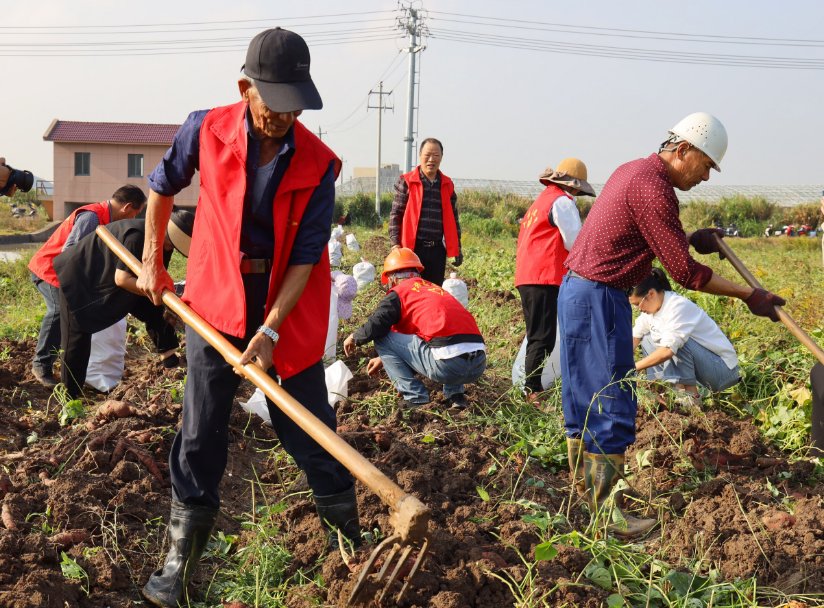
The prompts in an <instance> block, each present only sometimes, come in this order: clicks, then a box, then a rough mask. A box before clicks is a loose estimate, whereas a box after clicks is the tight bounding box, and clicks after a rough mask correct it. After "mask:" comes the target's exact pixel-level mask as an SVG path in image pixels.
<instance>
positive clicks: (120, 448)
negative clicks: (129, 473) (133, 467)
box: [110, 439, 129, 468]
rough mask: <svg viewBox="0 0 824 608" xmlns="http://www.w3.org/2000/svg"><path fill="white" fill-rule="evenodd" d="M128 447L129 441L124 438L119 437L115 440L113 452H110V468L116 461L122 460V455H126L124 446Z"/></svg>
mask: <svg viewBox="0 0 824 608" xmlns="http://www.w3.org/2000/svg"><path fill="white" fill-rule="evenodd" d="M128 447H129V442H128V441H126V440H125V439H121V440H119V441H118V442H117V445H116V446H114V452H112V459H111V462H110V464H111V465H112V468H114V465H116V464H117V463H118V462H120V461H121V460H123V457H124V456H125V455H126V448H128Z"/></svg>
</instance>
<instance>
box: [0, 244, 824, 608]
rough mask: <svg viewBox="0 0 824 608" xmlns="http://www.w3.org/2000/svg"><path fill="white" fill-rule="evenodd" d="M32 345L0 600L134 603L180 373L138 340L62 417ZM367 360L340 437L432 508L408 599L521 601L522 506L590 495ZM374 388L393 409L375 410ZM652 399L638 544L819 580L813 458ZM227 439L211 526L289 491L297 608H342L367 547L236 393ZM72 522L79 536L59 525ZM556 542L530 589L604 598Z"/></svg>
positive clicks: (164, 501)
mask: <svg viewBox="0 0 824 608" xmlns="http://www.w3.org/2000/svg"><path fill="white" fill-rule="evenodd" d="M367 242H368V241H367ZM33 349H34V343H33V342H19V343H17V342H8V341H7V342H2V343H0V353H2V354H1V355H0V426H1V427H2V428H0V464H2V465H3V466H4V467H5V473H4V472H2V471H0V496H3V500H2V509H3V517H2V522H3V527H2V528H0V608H6V607H10V608H11V607H14V608H29V607H32V608H34V607H50V608H51V607H54V608H65V607H66V606H68V607H70V608H74V607H76V606H82V607H84V608H85V607H100V608H104V607H111V608H118V607H125V606H134V605H136V604H135V602H139V601H141V598H140V595H139V589H140V586H142V585H143V584H145V582H146V580H147V579H148V576H149V574H150V573H151V572H152V570H154V569H155V568H156V567H157V566H158V564H159V563H160V562H161V560H162V556H163V554H164V553H165V550H166V541H165V530H166V523H168V514H169V507H170V488H169V474H168V466H167V465H166V464H165V463H166V462H167V460H168V455H169V449H170V446H171V442H172V440H173V438H174V434H175V430H176V428H178V427H179V424H180V415H181V410H182V406H181V403H180V395H181V394H182V380H183V376H184V373H185V371H184V370H183V369H177V370H171V371H169V370H164V369H163V368H162V367H161V366H160V365H159V363H158V361H157V359H156V358H153V357H152V356H151V355H149V354H148V353H147V352H146V351H145V350H141V349H139V348H136V347H130V350H129V354H128V359H127V370H128V377H127V378H126V379H125V380H124V381H123V382H122V383H121V384H120V385H119V386H118V387H117V388H116V389H115V390H114V391H113V393H112V394H111V395H109V396H108V397H106V396H104V395H97V396H96V397H95V398H93V399H91V400H90V402H89V403H88V404H87V408H86V410H87V412H88V414H87V416H86V418H85V419H83V420H80V421H78V422H76V423H75V424H74V425H73V426H61V425H60V423H59V421H58V417H59V414H60V410H61V407H62V406H61V404H60V403H58V402H57V400H56V399H55V398H54V397H53V396H52V395H51V393H50V392H49V391H47V390H46V389H44V388H42V387H41V386H40V385H39V384H37V383H36V382H35V380H34V378H33V376H32V375H31V373H30V366H31V359H32V355H33ZM373 355H374V352H369V351H365V350H361V351H360V352H358V353H355V355H353V357H352V358H350V359H346V360H345V362H346V363H347V365H348V366H349V367H350V369H352V371H353V372H356V373H355V377H354V379H353V380H352V381H351V382H350V388H349V392H350V397H349V399H347V400H345V401H343V402H341V403H340V404H338V420H339V422H338V424H339V428H338V434H339V435H340V436H341V437H343V438H344V439H345V440H346V441H348V442H349V443H350V444H351V445H353V446H355V447H356V448H357V449H358V450H359V451H360V452H361V453H362V454H363V455H364V456H366V457H367V458H368V459H369V460H370V461H371V462H372V463H373V464H375V466H377V467H378V468H379V469H380V470H381V471H383V472H384V473H385V474H386V475H388V476H389V477H390V478H391V479H393V480H394V481H396V482H397V483H398V485H399V486H400V487H401V488H403V489H404V491H406V492H408V493H410V494H412V495H414V496H416V497H417V498H419V499H420V500H422V501H423V502H424V503H425V504H427V505H428V506H429V507H430V508H431V509H432V512H433V516H432V520H431V523H430V526H429V533H430V535H431V538H432V544H431V552H430V554H429V556H428V558H427V560H426V562H425V564H424V566H423V569H422V571H421V572H420V573H419V574H418V576H417V577H416V579H415V581H414V583H413V585H412V586H411V588H410V590H409V591H408V592H407V595H406V597H405V598H404V600H403V602H402V605H404V606H420V607H423V606H430V607H434V608H462V607H465V606H471V607H476V608H482V607H483V608H498V607H504V606H512V605H513V603H514V597H513V594H512V591H511V589H510V587H509V586H508V585H506V584H505V583H504V582H503V581H502V579H504V580H507V581H510V583H512V582H513V581H514V582H516V583H519V582H522V581H524V577H525V576H527V574H528V571H527V568H526V566H525V561H526V563H530V564H531V563H534V562H535V548H536V546H537V545H539V544H540V543H541V538H540V537H539V533H540V531H539V529H538V528H537V527H535V526H534V525H533V524H531V523H526V522H524V521H523V519H522V516H524V515H526V514H529V513H532V512H534V511H536V510H537V509H539V508H542V509H546V510H548V511H549V513H550V514H555V513H558V512H562V513H567V512H569V519H568V521H567V522H566V523H561V524H559V525H558V526H559V527H558V528H557V530H558V531H560V532H564V531H570V530H571V529H582V528H584V527H586V525H587V523H588V521H589V516H588V514H587V513H586V512H585V510H584V509H583V508H582V507H581V506H580V505H579V504H575V505H574V506H573V507H572V508H569V499H570V492H569V476H568V474H567V473H566V472H565V471H564V470H560V471H556V472H553V469H551V468H544V467H543V466H541V463H540V462H538V461H537V460H535V459H532V458H529V457H527V456H526V452H524V451H523V450H519V449H513V448H512V446H509V445H507V444H504V443H502V438H503V436H502V434H501V431H500V430H499V429H498V428H496V427H485V426H482V425H479V424H478V420H479V419H477V418H476V417H475V414H474V413H473V411H471V409H470V411H468V412H463V413H459V414H454V415H449V414H447V413H446V403H445V400H444V398H443V394H442V393H441V391H440V387H439V386H435V385H432V384H429V385H428V386H429V388H430V392H431V395H432V402H431V403H430V404H428V405H427V406H425V407H423V408H422V409H419V410H415V411H408V412H400V411H397V410H396V409H394V408H392V407H391V404H393V403H395V402H397V399H396V397H395V396H394V395H393V394H392V389H391V387H389V386H388V384H387V383H386V381H385V380H376V379H370V378H368V377H367V376H365V375H364V374H363V373H362V372H361V370H360V369H358V365H359V364H361V363H362V361H363V360H364V359H365V358H367V357H369V356H373ZM486 380H487V381H486V382H483V383H478V384H475V385H472V386H469V387H467V398H468V400H469V402H470V405H471V406H477V405H478V404H484V405H485V406H486V407H490V406H492V405H493V404H495V403H497V402H498V398H499V396H500V395H501V394H503V393H504V392H506V390H507V389H508V387H507V386H506V385H504V384H500V383H498V381H497V380H496V379H495V378H494V377H490V378H487V379H486ZM251 391H252V387H251V386H250V385H248V384H246V383H244V385H243V386H242V388H241V391H240V394H239V395H238V397H239V398H240V399H241V400H245V397H247V396H248V395H249V394H250V393H251ZM106 399H114V400H119V401H126V402H128V403H129V404H131V406H133V408H132V410H131V415H128V416H126V417H123V418H115V419H106V418H103V417H101V416H99V415H98V414H96V408H97V406H98V405H99V404H101V403H102V402H103V401H105V400H106ZM367 399H371V400H372V401H373V402H375V401H380V402H381V403H384V404H386V405H384V406H381V407H377V408H376V407H373V408H371V409H370V411H369V412H367V411H366V409H365V407H364V405H363V402H364V400H367ZM644 403H649V402H648V401H646V400H645V401H644ZM642 410H643V411H641V412H640V413H639V416H638V420H637V422H638V441H637V442H636V444H635V446H633V448H632V449H631V451H630V452H629V453H628V455H627V461H628V463H629V464H630V466H631V469H632V473H633V474H634V476H633V477H632V489H630V490H628V491H626V492H625V496H624V498H623V504H624V505H625V507H627V508H631V509H635V511H636V514H643V513H645V512H646V513H648V514H653V513H655V514H657V515H658V516H660V517H661V519H662V522H663V524H664V525H663V526H662V527H661V528H659V529H658V530H656V531H655V532H654V533H653V534H651V535H650V536H649V537H648V538H646V539H640V541H638V542H641V543H642V545H641V546H642V547H643V549H642V550H644V551H647V552H649V553H653V552H656V551H660V552H663V554H664V555H665V556H666V557H667V558H668V560H669V561H670V563H673V564H687V563H693V564H698V567H699V568H701V569H702V570H705V569H708V568H716V569H719V570H720V571H721V573H722V574H723V576H724V577H725V578H727V579H728V580H733V579H735V578H736V577H749V576H757V577H758V580H759V583H760V585H767V586H771V587H777V588H779V589H782V590H783V591H785V592H786V593H802V592H803V593H807V594H809V593H824V562H823V561H822V560H824V510H822V508H821V507H820V504H821V498H822V496H824V486H822V485H820V483H819V482H818V481H817V478H815V477H814V476H813V465H812V464H811V463H808V462H802V461H799V462H795V463H793V464H792V465H789V464H787V462H786V461H785V460H783V459H782V458H781V455H780V454H778V453H777V452H776V451H775V450H774V449H773V448H770V447H768V446H767V445H765V444H763V443H762V442H761V441H760V439H759V436H758V433H757V431H756V429H755V427H754V426H753V425H752V424H751V423H750V422H749V421H746V420H743V421H742V420H733V419H731V418H730V417H728V416H727V415H726V414H724V413H722V412H718V411H708V412H707V413H706V414H698V415H696V414H688V413H686V412H683V411H680V410H678V409H676V408H668V407H666V406H663V405H660V406H654V407H650V406H647V407H643V408H642ZM380 412H383V414H380ZM546 415H547V416H558V415H560V414H559V413H557V412H553V413H549V412H548V413H547V414H546ZM34 433H36V435H37V436H36V437H34ZM229 442H230V443H229V458H228V464H227V468H226V475H224V478H223V482H222V485H221V497H222V501H223V503H222V508H221V515H220V517H219V519H218V522H217V528H216V532H217V531H218V530H219V531H223V532H224V533H226V534H237V533H240V532H241V524H240V522H242V521H244V520H246V519H248V517H249V514H250V513H251V512H252V480H255V479H260V480H261V486H262V488H261V489H262V491H264V492H266V494H267V496H268V500H269V501H272V500H283V501H284V502H285V504H286V505H287V508H286V509H285V510H284V511H282V512H281V513H280V514H279V515H278V516H277V517H278V524H279V529H280V530H281V533H280V534H281V539H282V541H283V543H284V544H285V546H286V547H287V548H288V550H289V551H290V552H291V553H292V555H293V559H292V561H291V563H290V565H289V571H288V573H287V575H293V574H296V573H297V572H298V571H303V573H304V574H305V575H306V576H307V578H308V580H316V581H318V580H320V579H321V578H322V580H323V581H324V586H323V587H322V588H321V587H316V586H314V585H307V586H305V587H302V588H299V589H296V590H294V591H295V592H294V593H291V594H290V595H289V600H288V605H289V606H290V607H291V608H308V607H309V606H312V605H316V604H317V603H318V602H322V603H325V604H327V605H338V606H342V605H343V603H344V602H345V600H346V599H347V598H348V595H349V591H350V590H351V588H352V586H353V584H354V580H355V578H356V576H357V575H358V574H359V568H358V566H355V565H354V564H355V563H357V562H358V560H360V561H363V560H362V557H361V554H358V555H356V556H355V558H354V560H353V561H352V562H351V563H352V564H353V567H352V569H350V567H348V566H347V565H346V564H345V563H344V560H343V557H342V556H341V554H340V553H339V552H337V551H332V552H330V551H328V550H327V549H326V543H325V538H324V535H323V531H322V529H321V527H320V524H319V521H318V519H317V516H316V515H315V513H314V507H313V504H312V502H311V501H310V500H308V499H307V498H306V494H305V493H299V492H297V490H299V489H300V484H301V478H300V476H299V471H297V470H296V469H295V468H294V467H288V466H287V467H285V468H284V467H283V465H282V459H281V461H280V462H281V464H280V468H279V469H276V467H278V466H279V465H278V460H277V459H275V458H271V457H269V456H268V455H269V454H270V453H271V450H272V449H273V448H275V447H276V446H277V443H276V438H275V437H274V434H273V433H272V432H271V431H270V430H268V429H267V428H266V427H265V426H263V425H262V421H261V420H260V419H259V418H257V417H256V416H250V415H248V414H246V413H245V412H243V410H242V409H241V408H240V406H239V404H238V402H235V405H234V407H233V410H232V415H231V421H230V429H229ZM768 459H772V460H768ZM478 488H481V490H480V491H479V489H478ZM357 492H358V502H359V505H360V522H361V526H362V527H363V529H364V530H368V531H369V533H370V535H371V537H372V539H373V540H380V539H382V538H385V537H387V536H388V535H391V534H392V532H393V530H392V527H391V526H390V525H389V517H388V513H387V509H386V507H384V506H383V505H382V504H381V503H380V501H379V500H378V498H377V497H376V496H375V495H374V494H373V493H372V492H371V491H370V490H368V489H367V488H366V487H364V486H362V485H361V484H360V483H358V484H357ZM577 502H578V501H577V500H576V503H577ZM66 531H71V534H60V533H61V532H66ZM243 542H244V541H243V540H242V541H241V544H243ZM556 548H557V549H558V551H559V553H558V556H557V557H556V558H555V559H553V560H551V561H542V562H539V563H538V566H537V568H536V573H537V576H535V577H534V580H533V581H532V583H531V585H532V589H534V590H535V591H536V594H537V597H541V596H543V595H545V594H547V598H546V601H547V603H548V604H549V605H563V604H565V603H566V604H567V605H570V606H587V607H591V608H596V607H598V606H601V605H603V604H605V602H606V598H607V596H608V595H609V593H611V592H612V591H613V590H605V589H602V588H600V587H598V586H597V585H595V584H593V583H592V582H591V581H589V580H588V579H587V578H586V577H585V576H583V575H582V572H583V571H584V569H585V568H586V566H587V564H588V563H589V561H590V556H588V555H587V554H586V553H584V552H583V551H581V550H579V549H576V548H574V547H572V546H567V545H558V546H557V547H556ZM63 552H65V554H66V558H65V559H64V557H63V556H62V553H63ZM659 557H660V553H659ZM69 560H73V561H74V562H76V564H77V566H79V567H80V568H82V570H83V573H84V574H81V575H77V576H76V578H68V577H67V576H65V575H64V574H63V571H62V569H61V562H63V563H64V566H69V567H67V570H71V568H70V566H71V562H70V561H69ZM524 560H525V561H524ZM216 568H217V562H213V561H211V560H210V559H205V560H203V561H202V562H201V564H200V566H199V568H198V571H197V573H196V574H195V577H194V580H193V583H192V585H191V587H190V593H191V594H192V596H193V597H197V593H198V590H199V589H204V588H205V587H206V584H207V582H208V581H209V580H210V579H211V578H212V577H213V575H214V573H215V569H216ZM318 574H320V575H321V576H320V577H318V576H317V575H318ZM304 580H307V579H304ZM370 589H374V588H373V587H370ZM399 589H400V587H396V588H395V589H394V591H397V590H399ZM373 598H374V596H373V595H370V594H369V593H366V594H364V596H362V597H361V600H362V601H361V603H362V605H370V606H371V605H374V602H373V601H372V600H373ZM215 604H217V603H216V602H215ZM218 605H219V604H218Z"/></svg>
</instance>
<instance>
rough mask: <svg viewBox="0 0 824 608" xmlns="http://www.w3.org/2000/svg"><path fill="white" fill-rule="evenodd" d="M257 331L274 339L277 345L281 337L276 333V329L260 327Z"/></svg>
mask: <svg viewBox="0 0 824 608" xmlns="http://www.w3.org/2000/svg"><path fill="white" fill-rule="evenodd" d="M257 331H258V333H261V334H265V335H267V336H269V337H270V338H271V339H272V342H274V343H275V344H277V343H278V340H280V336H279V335H278V332H276V331H275V330H274V329H271V328H269V327H266V326H265V325H261V326H260V327H258V328H257Z"/></svg>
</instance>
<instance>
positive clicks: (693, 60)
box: [431, 28, 824, 70]
mask: <svg viewBox="0 0 824 608" xmlns="http://www.w3.org/2000/svg"><path fill="white" fill-rule="evenodd" d="M431 37H432V38H435V39H439V40H449V41H453V42H461V43H468V44H476V45H483V46H495V47H502V48H513V49H522V50H537V51H543V52H550V53H558V54H566V55H582V56H590V57H601V58H610V59H629V60H636V61H652V62H662V63H683V64H697V65H717V66H729V67H755V68H769V69H802V70H803V69H806V70H820V69H824V63H822V61H824V60H818V59H802V58H762V57H750V56H744V55H738V56H733V55H729V56H723V55H717V56H713V55H712V54H697V53H678V52H673V51H660V50H649V49H637V48H623V47H604V46H598V45H585V44H574V43H564V42H556V41H547V40H536V39H524V38H510V37H505V36H496V35H493V34H481V33H477V32H468V33H467V32H462V31H457V30H455V31H450V30H440V29H437V28H432V30H431Z"/></svg>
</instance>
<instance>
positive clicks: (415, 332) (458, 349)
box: [343, 247, 486, 411]
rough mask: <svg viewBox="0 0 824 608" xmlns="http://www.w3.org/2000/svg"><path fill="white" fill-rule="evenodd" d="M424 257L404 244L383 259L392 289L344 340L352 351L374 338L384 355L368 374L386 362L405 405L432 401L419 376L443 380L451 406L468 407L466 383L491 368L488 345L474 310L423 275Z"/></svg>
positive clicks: (383, 277)
mask: <svg viewBox="0 0 824 608" xmlns="http://www.w3.org/2000/svg"><path fill="white" fill-rule="evenodd" d="M423 270H424V267H423V265H422V264H421V261H420V259H418V256H417V255H415V253H414V252H413V251H411V250H409V249H407V248H405V247H402V248H400V249H395V250H394V251H392V252H391V253H390V254H389V256H388V257H387V258H386V261H385V262H384V264H383V273H382V274H381V282H382V283H385V284H388V285H389V293H387V294H386V296H385V297H384V298H383V299H382V300H381V301H380V303H379V304H378V307H377V309H375V312H373V313H372V314H371V315H370V316H369V319H368V320H367V321H366V323H364V324H363V325H362V326H361V327H360V328H358V330H357V331H356V332H355V333H353V334H352V335H350V336H349V337H348V338H346V340H345V341H344V343H343V348H344V352H345V353H346V354H347V355H349V354H351V353H352V351H353V350H354V349H355V347H356V346H363V345H364V344H368V343H369V342H372V341H374V342H375V350H377V351H378V355H379V357H376V358H374V359H372V360H370V361H369V365H368V366H367V371H368V372H369V375H370V376H371V375H377V374H378V372H379V370H380V369H381V368H382V367H383V368H386V373H387V374H388V375H389V378H390V379H391V380H392V381H393V382H394V383H395V388H396V389H397V390H398V391H399V392H400V393H401V395H402V396H403V400H402V401H401V404H400V407H401V408H403V409H406V408H416V407H420V406H422V405H424V404H426V403H429V392H428V391H427V390H426V386H424V383H423V382H422V381H421V380H420V379H418V378H416V377H415V374H416V373H417V374H421V375H422V376H425V377H427V378H429V379H430V380H433V381H435V382H440V383H443V393H444V396H445V397H446V399H447V400H448V401H449V403H450V409H453V410H456V411H460V410H463V409H465V408H466V406H467V404H466V397H465V396H464V386H463V385H464V384H468V383H469V382H474V381H475V380H477V379H478V378H480V377H481V374H483V373H484V370H485V369H486V352H485V351H486V345H485V344H484V339H483V337H481V332H480V330H479V329H478V324H477V323H476V322H475V319H474V317H473V316H472V313H470V312H469V311H468V310H466V309H465V308H464V307H463V305H462V304H461V303H460V302H458V300H456V299H455V298H454V297H453V296H452V295H450V294H449V293H448V292H446V291H444V290H443V289H442V288H441V287H439V286H438V285H435V284H434V283H430V282H429V281H426V280H424V279H423V278H422V276H421V271H423Z"/></svg>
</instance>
